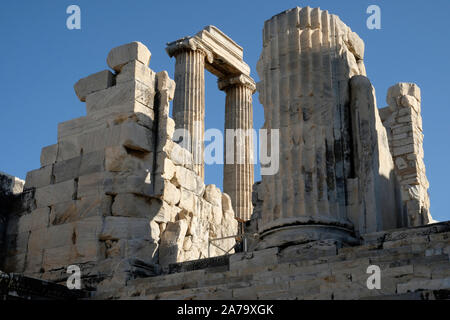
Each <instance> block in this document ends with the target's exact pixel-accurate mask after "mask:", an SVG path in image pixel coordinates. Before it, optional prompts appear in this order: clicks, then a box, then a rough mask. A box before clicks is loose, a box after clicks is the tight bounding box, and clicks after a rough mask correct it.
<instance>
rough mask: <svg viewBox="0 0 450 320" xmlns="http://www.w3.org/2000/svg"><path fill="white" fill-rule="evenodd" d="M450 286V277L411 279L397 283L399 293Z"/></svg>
mask: <svg viewBox="0 0 450 320" xmlns="http://www.w3.org/2000/svg"><path fill="white" fill-rule="evenodd" d="M449 288H450V278H444V279H424V280H419V279H416V280H411V281H409V282H406V283H399V284H398V285H397V293H399V294H401V293H407V292H415V291H418V290H442V289H449Z"/></svg>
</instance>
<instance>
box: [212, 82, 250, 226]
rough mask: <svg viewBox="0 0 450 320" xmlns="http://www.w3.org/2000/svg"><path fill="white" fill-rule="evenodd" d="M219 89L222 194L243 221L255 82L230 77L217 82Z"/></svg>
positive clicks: (247, 213) (246, 209) (247, 194)
mask: <svg viewBox="0 0 450 320" xmlns="http://www.w3.org/2000/svg"><path fill="white" fill-rule="evenodd" d="M219 89H220V90H224V91H225V92H226V102H225V130H226V132H225V154H224V159H225V165H224V170H223V191H224V192H225V193H227V194H229V195H230V197H231V201H232V204H233V208H234V211H235V214H236V217H237V218H239V219H240V220H242V221H247V220H250V217H251V214H252V211H253V206H252V186H253V180H254V176H253V105H252V95H253V93H254V92H255V89H256V87H255V82H254V81H253V79H252V78H250V77H249V76H246V75H240V76H233V77H230V78H226V79H220V80H219ZM227 129H232V130H227ZM239 129H240V130H239ZM230 160H231V161H230ZM230 162H232V163H230Z"/></svg>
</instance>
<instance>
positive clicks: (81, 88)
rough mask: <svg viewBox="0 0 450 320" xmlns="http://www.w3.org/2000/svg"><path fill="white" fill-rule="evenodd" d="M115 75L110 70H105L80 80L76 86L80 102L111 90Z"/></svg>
mask: <svg viewBox="0 0 450 320" xmlns="http://www.w3.org/2000/svg"><path fill="white" fill-rule="evenodd" d="M113 81H114V75H113V74H112V72H111V71H109V70H103V71H100V72H97V73H94V74H91V75H90V76H87V77H86V78H83V79H80V80H78V82H77V83H75V85H74V89H75V93H76V94H77V97H78V99H80V101H83V102H84V101H86V97H87V96H88V95H90V94H91V93H94V92H96V91H100V90H103V89H106V88H109V87H111V86H112V85H113Z"/></svg>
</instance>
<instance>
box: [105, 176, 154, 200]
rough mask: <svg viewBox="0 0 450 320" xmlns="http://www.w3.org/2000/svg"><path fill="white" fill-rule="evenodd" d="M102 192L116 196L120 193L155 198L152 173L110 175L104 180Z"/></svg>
mask: <svg viewBox="0 0 450 320" xmlns="http://www.w3.org/2000/svg"><path fill="white" fill-rule="evenodd" d="M101 192H104V193H107V194H111V195H116V194H119V193H135V194H138V195H142V196H147V197H152V196H153V185H152V183H151V173H150V172H132V173H127V172H125V173H124V174H108V175H105V176H104V178H103V190H101Z"/></svg>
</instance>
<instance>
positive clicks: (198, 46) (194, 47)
mask: <svg viewBox="0 0 450 320" xmlns="http://www.w3.org/2000/svg"><path fill="white" fill-rule="evenodd" d="M182 51H198V52H201V53H203V54H204V55H205V57H206V60H207V61H208V62H209V63H212V62H213V61H214V56H213V54H212V52H211V51H210V50H208V49H207V48H206V47H205V46H204V45H203V44H202V43H201V42H200V41H198V40H197V39H196V38H195V37H185V38H181V39H178V40H175V41H173V42H169V43H167V47H166V52H167V54H168V55H169V57H173V56H176V55H177V54H178V53H179V52H182Z"/></svg>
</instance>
